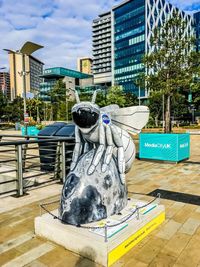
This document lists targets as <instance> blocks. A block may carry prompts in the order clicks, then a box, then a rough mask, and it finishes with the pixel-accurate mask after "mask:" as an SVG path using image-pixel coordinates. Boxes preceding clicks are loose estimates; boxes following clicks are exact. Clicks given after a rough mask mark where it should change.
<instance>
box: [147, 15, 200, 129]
mask: <svg viewBox="0 0 200 267" xmlns="http://www.w3.org/2000/svg"><path fill="white" fill-rule="evenodd" d="M185 30H186V23H185V22H184V21H183V20H182V19H181V17H180V15H179V14H178V13H176V12H174V14H173V17H172V18H170V19H168V20H167V21H166V22H165V23H164V25H163V26H162V27H161V28H156V29H155V30H154V32H153V37H152V39H151V44H152V45H153V46H154V50H153V52H151V53H150V54H147V55H146V56H145V57H144V63H145V66H146V67H147V75H146V76H145V80H146V82H147V86H148V89H149V90H150V91H151V92H160V93H161V94H162V95H164V98H165V131H166V132H169V131H170V117H171V110H172V109H171V101H172V97H173V96H174V95H175V94H183V93H184V92H187V93H188V92H189V91H190V84H191V81H192V79H193V73H194V71H197V70H196V69H197V66H196V62H195V61H196V58H197V57H198V55H197V53H195V52H193V46H194V40H193V38H191V37H190V36H188V35H185V34H184V33H185ZM158 95H159V93H158ZM152 99H153V98H152Z"/></svg>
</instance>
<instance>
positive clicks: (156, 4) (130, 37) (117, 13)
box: [112, 0, 194, 98]
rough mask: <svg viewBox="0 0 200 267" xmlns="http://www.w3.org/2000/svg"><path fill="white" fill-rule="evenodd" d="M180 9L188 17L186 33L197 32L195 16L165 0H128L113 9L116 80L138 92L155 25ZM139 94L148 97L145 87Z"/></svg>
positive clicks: (158, 24) (180, 12)
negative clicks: (140, 74) (143, 61)
mask: <svg viewBox="0 0 200 267" xmlns="http://www.w3.org/2000/svg"><path fill="white" fill-rule="evenodd" d="M173 11H178V12H179V14H180V16H181V17H182V19H183V20H185V21H186V25H187V28H186V34H189V35H191V36H192V35H194V27H193V23H194V21H193V16H192V15H189V14H186V13H185V12H183V11H180V10H178V9H177V8H176V7H175V6H173V5H171V4H170V3H169V2H167V1H165V0H128V1H124V2H123V3H122V4H119V5H117V6H115V7H113V9H112V20H113V22H112V25H113V28H112V35H113V39H112V40H113V46H112V50H113V51H112V74H113V84H118V85H122V86H123V88H124V90H125V91H127V92H133V93H134V94H136V95H137V96H139V89H138V87H137V86H136V84H135V83H137V79H138V75H139V73H141V72H145V71H146V70H145V68H144V65H143V64H142V58H143V56H144V55H145V53H148V52H151V51H153V47H152V46H151V36H152V33H153V31H154V29H155V28H156V27H160V26H162V24H163V23H164V22H165V21H166V19H168V18H169V17H171V16H172V14H173ZM140 97H145V98H146V97H148V92H147V91H146V90H145V89H141V90H140Z"/></svg>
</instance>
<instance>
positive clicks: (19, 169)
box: [15, 145, 24, 196]
mask: <svg viewBox="0 0 200 267" xmlns="http://www.w3.org/2000/svg"><path fill="white" fill-rule="evenodd" d="M15 151H16V152H15V153H16V170H17V173H16V176H17V182H18V196H23V194H24V189H23V166H22V165H23V164H22V163H23V162H22V145H16V146H15Z"/></svg>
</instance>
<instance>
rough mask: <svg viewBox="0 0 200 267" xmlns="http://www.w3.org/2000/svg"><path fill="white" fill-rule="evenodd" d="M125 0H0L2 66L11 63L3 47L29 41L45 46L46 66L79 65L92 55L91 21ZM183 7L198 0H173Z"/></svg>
mask: <svg viewBox="0 0 200 267" xmlns="http://www.w3.org/2000/svg"><path fill="white" fill-rule="evenodd" d="M119 2H122V0H117V1H116V0H109V1H107V0H101V1H100V0H87V1H84V0H42V1H38V0H28V1H27V0H0V36H1V42H0V67H2V66H8V56H7V54H6V53H5V52H3V51H2V49H3V48H11V49H14V50H15V49H19V48H20V47H21V46H22V44H23V43H24V42H25V41H27V40H30V41H33V42H37V43H39V44H42V45H44V48H43V49H41V50H40V51H38V52H36V53H35V56H36V57H38V58H39V59H41V60H42V61H43V62H44V63H45V64H46V67H53V66H63V67H68V68H76V59H77V57H80V56H87V55H89V56H91V53H92V31H91V30H92V20H93V19H94V18H96V17H97V15H98V14H100V13H102V12H105V11H108V10H109V9H110V8H111V7H112V6H113V5H116V4H117V3H119ZM170 2H171V3H173V4H176V5H177V6H178V7H180V8H182V9H187V10H191V9H195V10H196V9H197V8H198V6H197V5H198V3H199V0H190V1H188V0H187V1H186V0H170Z"/></svg>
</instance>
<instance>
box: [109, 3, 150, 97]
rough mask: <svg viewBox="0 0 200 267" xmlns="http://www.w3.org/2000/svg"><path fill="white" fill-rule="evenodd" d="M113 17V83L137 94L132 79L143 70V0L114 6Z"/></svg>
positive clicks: (142, 93)
mask: <svg viewBox="0 0 200 267" xmlns="http://www.w3.org/2000/svg"><path fill="white" fill-rule="evenodd" d="M113 18H114V29H113V30H114V80H115V84H119V85H123V88H124V90H125V91H131V92H133V93H135V94H136V95H138V88H137V86H136V85H135V84H134V82H133V81H134V78H135V77H136V76H138V73H140V72H141V71H144V66H143V65H142V63H141V59H142V57H143V55H144V53H145V0H137V1H129V2H127V3H125V4H123V5H120V6H118V7H116V8H114V9H113ZM143 95H144V90H143V91H142V92H141V96H143Z"/></svg>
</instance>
